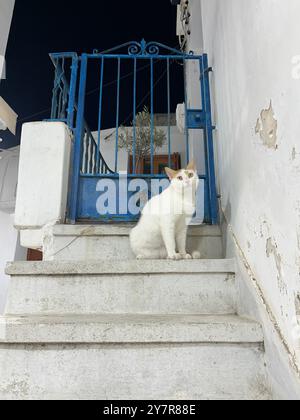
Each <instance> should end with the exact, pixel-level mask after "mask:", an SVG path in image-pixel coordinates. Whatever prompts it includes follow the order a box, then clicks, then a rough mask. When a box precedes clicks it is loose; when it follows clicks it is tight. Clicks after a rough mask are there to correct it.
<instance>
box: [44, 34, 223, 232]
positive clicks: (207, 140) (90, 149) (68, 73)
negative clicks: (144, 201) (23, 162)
mask: <svg viewBox="0 0 300 420" xmlns="http://www.w3.org/2000/svg"><path fill="white" fill-rule="evenodd" d="M50 57H51V59H52V62H53V64H54V66H55V84H54V90H53V100H52V114H51V120H52V121H63V122H65V123H66V124H68V126H69V128H70V129H71V130H72V131H73V133H74V146H73V159H72V170H71V177H70V180H71V181H70V194H69V205H68V220H69V221H70V223H75V222H77V221H92V222H97V221H98V222H103V221H132V220H135V219H137V218H138V214H137V213H136V212H133V213H134V214H133V213H132V212H130V211H129V208H128V202H129V200H130V197H131V196H132V195H133V194H134V191H132V189H131V188H130V187H129V184H130V182H132V181H136V180H140V179H142V180H144V182H146V183H147V185H148V186H149V195H150V196H151V193H153V192H151V182H152V181H153V180H161V179H164V178H166V175H165V174H162V173H161V172H159V171H157V170H155V164H156V149H155V135H156V127H155V112H156V107H157V101H158V102H159V104H158V106H159V107H160V108H161V106H162V104H165V108H166V109H165V112H164V114H165V115H166V121H167V125H166V130H165V136H166V147H167V152H166V153H165V155H166V157H167V162H166V166H169V167H172V164H173V156H174V152H176V150H175V148H174V147H173V138H172V130H171V113H172V97H173V100H174V96H175V95H174V93H173V95H172V92H174V91H175V90H176V92H177V93H178V89H179V84H182V88H183V94H182V96H183V101H184V114H185V116H184V120H185V124H184V125H185V129H184V137H183V140H182V142H183V143H184V148H185V153H184V159H183V158H182V160H181V165H182V166H183V167H185V163H186V162H188V161H189V154H190V130H202V131H203V141H204V154H205V173H202V174H200V175H199V178H200V179H202V180H203V182H204V202H205V205H204V209H205V215H204V216H205V217H204V221H205V222H206V223H210V224H216V223H217V222H218V204H217V193H216V182H215V166H214V148H213V129H214V127H213V125H212V116H211V100H210V82H209V73H210V71H211V68H210V67H209V65H208V57H207V55H206V54H204V55H194V54H192V53H190V54H185V53H182V52H181V51H178V50H177V49H174V48H170V47H168V46H166V45H163V44H160V43H154V42H151V43H146V42H145V41H144V40H143V41H142V42H140V43H138V42H130V43H126V44H123V45H121V46H118V47H116V48H113V49H110V50H108V51H104V52H101V53H99V52H98V51H94V52H93V53H91V54H82V55H81V56H80V57H78V56H77V54H75V53H59V54H57V53H55V54H50ZM192 61H193V62H194V63H195V62H196V63H197V66H199V67H198V70H199V79H200V80H199V98H200V100H201V107H200V106H199V107H197V109H191V108H190V106H189V98H188V90H187V81H186V80H187V77H186V75H187V66H188V64H189V63H190V62H192ZM70 64H71V65H70ZM91 65H92V66H94V67H93V72H92V73H91V74H92V76H91V78H95V77H96V79H97V83H98V86H97V88H96V89H93V90H91V91H90V90H89V89H88V86H87V85H88V81H89V66H91ZM174 65H175V66H177V68H178V66H180V67H179V69H180V72H181V73H182V77H179V76H178V75H179V73H178V71H177V73H176V75H175V79H174V76H173V78H172V70H173V68H174ZM112 66H115V72H113V71H112V68H113V67H112ZM158 66H160V67H159V69H160V70H162V71H161V73H160V74H159V77H156V76H157V73H158V71H157V68H158ZM125 67H126V69H129V70H130V71H129V72H128V73H126V74H125V75H124V74H123V73H122V69H124V68H125ZM107 68H108V73H109V74H110V75H111V73H113V74H115V76H116V78H115V80H113V81H110V82H108V83H106V82H105V74H106V73H105V72H106V69H107ZM142 72H143V84H140V83H139V76H140V75H141V74H142ZM145 74H146V77H145ZM122 84H123V85H124V86H123V85H122ZM107 86H110V87H111V88H113V89H114V92H113V93H112V91H111V92H110V95H107V96H108V98H107V100H108V102H107V105H105V102H104V99H105V88H107ZM145 86H146V87H147V95H146V96H145V97H144V98H143V100H142V101H139V100H138V90H139V89H140V90H142V89H145ZM162 86H164V89H165V93H162V95H163V97H160V98H159V99H158V96H159V95H158V88H159V90H160V91H161V92H162V91H163V87H162ZM122 88H123V89H124V90H126V111H127V112H128V107H130V108H131V111H130V115H129V117H130V118H131V117H132V124H131V133H132V142H131V146H132V150H130V151H127V152H128V162H127V168H126V170H125V171H124V170H123V172H122V171H120V170H119V165H120V163H119V158H120V144H119V142H120V132H121V130H123V128H122V118H121V106H122ZM128 92H131V94H130V93H128ZM95 93H98V94H99V96H98V99H97V104H96V105H95V104H93V106H92V109H91V110H90V111H89V110H88V109H87V98H88V96H89V95H91V94H95ZM145 98H146V99H149V118H150V123H149V132H148V134H149V156H147V157H145V158H147V161H148V169H147V171H146V170H145V168H143V169H142V170H141V169H139V170H138V169H137V168H138V163H137V159H138V157H137V147H138V145H137V138H138V135H139V132H138V127H137V125H136V121H137V118H138V115H139V112H140V111H141V109H142V108H141V106H142V105H143V102H145ZM95 113H96V114H97V115H96V116H95ZM89 114H94V125H97V127H95V130H91V129H90V128H89V125H90V122H87V119H86V118H89ZM112 117H113V120H114V129H113V130H112V131H111V132H110V134H109V135H108V136H107V137H109V138H110V139H112V138H113V143H110V147H111V146H112V144H113V148H112V147H111V150H110V164H108V162H107V158H106V157H105V156H104V153H103V149H104V146H105V144H104V142H105V141H106V140H105V139H104V138H103V133H105V132H107V128H108V127H107V125H109V126H110V127H112V123H111V118H112ZM105 119H108V120H109V121H106V120H105ZM95 121H96V122H97V124H95ZM127 122H128V118H127ZM199 141H200V139H199ZM110 142H111V140H110ZM183 160H184V161H183ZM129 161H130V163H129ZM179 161H180V159H179V160H178V162H179ZM178 162H177V163H178ZM130 165H131V168H129V166H130ZM123 169H124V168H123ZM100 181H103V182H104V185H106V186H107V188H106V187H103V188H102V187H101V186H100V187H99V182H100ZM137 184H138V182H137ZM102 186H103V184H102ZM110 187H111V189H112V191H113V194H114V195H115V197H116V198H115V203H111V205H108V206H107V208H108V211H107V212H106V214H101V212H99V209H98V207H97V202H98V201H99V197H100V198H101V193H102V195H103V194H104V195H105V194H106V195H105V197H106V198H105V199H104V198H103V200H104V201H105V200H106V201H109V200H110V197H109V195H107V194H108V193H107V190H108V189H109V188H110ZM124 194H125V196H126V199H125V200H124ZM121 197H123V199H122V198H121ZM139 204H140V201H139Z"/></svg>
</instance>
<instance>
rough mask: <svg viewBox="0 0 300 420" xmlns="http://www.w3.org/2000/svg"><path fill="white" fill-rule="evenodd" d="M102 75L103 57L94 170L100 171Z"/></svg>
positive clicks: (102, 74) (102, 73)
mask: <svg viewBox="0 0 300 420" xmlns="http://www.w3.org/2000/svg"><path fill="white" fill-rule="evenodd" d="M103 77H104V57H102V60H101V73H100V94H99V114H98V141H97V159H96V162H97V165H96V172H97V173H99V171H100V142H101V128H102V101H103Z"/></svg>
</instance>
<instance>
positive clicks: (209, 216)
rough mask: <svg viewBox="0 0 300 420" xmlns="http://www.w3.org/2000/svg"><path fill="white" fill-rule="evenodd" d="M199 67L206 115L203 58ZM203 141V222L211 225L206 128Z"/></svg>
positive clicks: (201, 93)
mask: <svg viewBox="0 0 300 420" xmlns="http://www.w3.org/2000/svg"><path fill="white" fill-rule="evenodd" d="M199 66H200V83H201V89H200V95H201V102H202V109H203V111H204V113H205V115H206V101H205V84H204V66H203V57H201V59H200V60H199ZM203 139H204V154H205V175H206V178H205V181H204V182H205V200H206V202H205V205H204V209H205V210H206V212H205V221H206V222H208V223H211V221H212V218H211V200H210V177H209V162H208V160H209V156H208V147H207V131H206V128H205V129H204V130H203Z"/></svg>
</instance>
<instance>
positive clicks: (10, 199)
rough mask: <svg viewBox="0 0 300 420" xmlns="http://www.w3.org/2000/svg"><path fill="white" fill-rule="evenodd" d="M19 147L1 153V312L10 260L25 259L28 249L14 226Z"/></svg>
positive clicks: (3, 304)
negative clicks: (6, 268)
mask: <svg viewBox="0 0 300 420" xmlns="http://www.w3.org/2000/svg"><path fill="white" fill-rule="evenodd" d="M18 160H19V147H16V148H13V149H9V150H3V151H1V153H0V314H2V313H3V311H4V306H5V300H6V294H7V287H8V282H9V277H8V276H6V275H5V272H4V271H5V266H6V263H7V262H8V261H15V260H25V259H26V253H27V250H26V249H24V248H21V246H20V241H19V237H18V232H17V230H16V229H15V228H14V226H13V224H14V215H13V212H14V209H15V199H16V187H17V177H18Z"/></svg>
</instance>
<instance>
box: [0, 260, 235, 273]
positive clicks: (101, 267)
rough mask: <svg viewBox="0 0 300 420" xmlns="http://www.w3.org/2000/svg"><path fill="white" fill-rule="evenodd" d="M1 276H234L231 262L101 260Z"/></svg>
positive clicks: (45, 264)
mask: <svg viewBox="0 0 300 420" xmlns="http://www.w3.org/2000/svg"><path fill="white" fill-rule="evenodd" d="M5 273H6V274H7V275H10V276H27V275H31V276H39V275H47V276H55V275H64V276H68V275H105V274H124V275H126V274H128V275H129V274H173V273H175V274H202V273H203V274H205V273H207V274H214V273H215V274H220V273H224V274H235V273H236V262H235V260H234V259H207V260H191V261H184V260H181V261H168V260H152V261H150V260H143V261H137V260H103V261H100V262H99V261H98V262H95V261H94V260H92V261H85V262H77V263H74V261H42V262H10V263H8V264H7V266H6V269H5Z"/></svg>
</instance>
